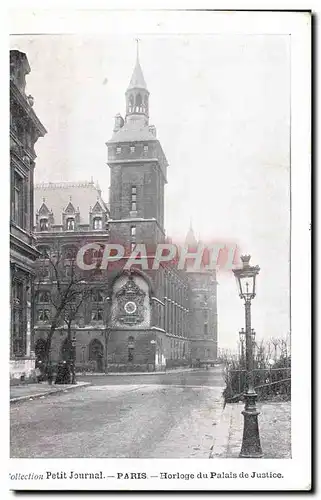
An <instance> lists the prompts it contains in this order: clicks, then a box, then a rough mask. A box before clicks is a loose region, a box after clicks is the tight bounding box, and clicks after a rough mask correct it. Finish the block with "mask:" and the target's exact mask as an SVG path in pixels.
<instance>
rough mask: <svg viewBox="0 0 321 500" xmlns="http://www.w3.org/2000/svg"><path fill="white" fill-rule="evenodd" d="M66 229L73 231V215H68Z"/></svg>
mask: <svg viewBox="0 0 321 500" xmlns="http://www.w3.org/2000/svg"><path fill="white" fill-rule="evenodd" d="M66 227H67V231H74V229H75V219H74V218H73V217H68V219H67V221H66Z"/></svg>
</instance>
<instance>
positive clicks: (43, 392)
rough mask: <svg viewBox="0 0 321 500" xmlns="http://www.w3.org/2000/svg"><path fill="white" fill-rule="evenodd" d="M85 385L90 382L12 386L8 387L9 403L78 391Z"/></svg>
mask: <svg viewBox="0 0 321 500" xmlns="http://www.w3.org/2000/svg"><path fill="white" fill-rule="evenodd" d="M87 385H91V384H90V382H77V384H72V385H71V384H70V385H69V384H68V385H67V384H66V385H55V384H53V385H49V384H48V383H47V382H42V383H41V384H23V385H14V386H12V387H10V403H17V402H19V401H25V400H28V399H30V400H32V399H35V398H41V397H45V396H48V395H49V394H56V393H59V392H66V391H70V390H72V389H79V388H81V387H86V386H87Z"/></svg>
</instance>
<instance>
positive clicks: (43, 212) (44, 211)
mask: <svg viewBox="0 0 321 500" xmlns="http://www.w3.org/2000/svg"><path fill="white" fill-rule="evenodd" d="M38 213H39V215H48V214H49V213H50V210H49V208H48V207H47V205H46V203H45V198H43V203H42V205H41V207H40V208H39V212H38Z"/></svg>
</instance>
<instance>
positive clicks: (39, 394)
mask: <svg viewBox="0 0 321 500" xmlns="http://www.w3.org/2000/svg"><path fill="white" fill-rule="evenodd" d="M88 385H92V384H91V383H90V382H81V383H79V384H77V385H73V386H68V387H61V388H59V389H52V390H51V391H47V392H37V393H36V394H27V395H25V396H18V397H15V398H11V399H10V404H12V403H19V402H20V401H27V400H28V399H31V398H32V399H38V398H41V397H43V396H50V395H52V394H59V393H61V392H65V391H71V390H74V389H81V388H82V387H87V386H88Z"/></svg>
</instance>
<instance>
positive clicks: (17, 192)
mask: <svg viewBox="0 0 321 500" xmlns="http://www.w3.org/2000/svg"><path fill="white" fill-rule="evenodd" d="M13 220H14V222H15V223H16V224H18V226H20V227H24V217H23V178H22V177H21V176H20V175H19V174H18V173H17V172H15V173H14V184H13Z"/></svg>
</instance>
